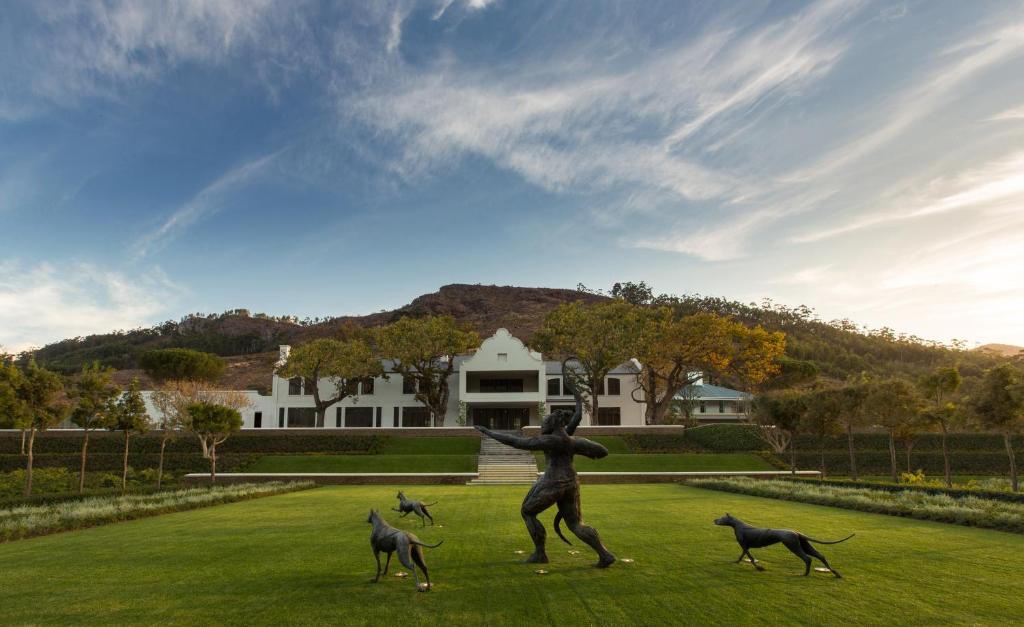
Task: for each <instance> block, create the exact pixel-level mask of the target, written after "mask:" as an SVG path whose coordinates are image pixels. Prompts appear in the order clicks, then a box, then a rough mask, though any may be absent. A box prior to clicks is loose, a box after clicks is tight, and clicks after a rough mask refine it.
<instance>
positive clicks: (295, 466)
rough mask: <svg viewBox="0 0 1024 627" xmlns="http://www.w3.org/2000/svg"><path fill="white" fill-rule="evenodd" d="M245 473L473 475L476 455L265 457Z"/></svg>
mask: <svg viewBox="0 0 1024 627" xmlns="http://www.w3.org/2000/svg"><path fill="white" fill-rule="evenodd" d="M245 472H476V455H265V456H263V457H261V458H259V459H258V460H256V462H255V463H253V464H252V465H251V466H249V467H247V468H246V469H245Z"/></svg>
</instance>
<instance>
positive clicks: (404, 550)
mask: <svg viewBox="0 0 1024 627" xmlns="http://www.w3.org/2000/svg"><path fill="white" fill-rule="evenodd" d="M412 549H413V546H412V544H410V543H409V540H408V539H407V538H404V537H403V538H401V539H399V540H398V546H396V547H395V552H396V553H398V561H400V562H402V566H405V567H406V568H408V569H409V570H411V571H412V576H413V579H415V580H416V589H417V590H418V589H419V587H420V576H419V575H418V574H417V573H416V565H415V564H413V562H412V555H411V554H412Z"/></svg>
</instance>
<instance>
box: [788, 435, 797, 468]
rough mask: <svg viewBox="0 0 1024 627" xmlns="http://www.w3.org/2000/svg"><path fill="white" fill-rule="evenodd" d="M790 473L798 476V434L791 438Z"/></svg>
mask: <svg viewBox="0 0 1024 627" xmlns="http://www.w3.org/2000/svg"><path fill="white" fill-rule="evenodd" d="M789 471H790V472H791V473H793V474H794V475H795V474H796V434H795V433H794V434H793V435H791V436H789Z"/></svg>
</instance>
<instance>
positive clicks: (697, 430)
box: [622, 424, 768, 453]
mask: <svg viewBox="0 0 1024 627" xmlns="http://www.w3.org/2000/svg"><path fill="white" fill-rule="evenodd" d="M622 439H623V440H625V441H626V444H627V445H628V446H629V449H630V452H632V453H680V452H694V453H709V452H710V453H738V452H753V451H760V450H763V449H765V448H767V447H768V445H767V444H765V443H764V442H763V441H761V439H760V438H758V437H757V431H756V429H755V428H754V427H752V426H750V425H741V424H715V425H704V426H700V427H693V428H692V429H687V430H686V431H684V432H683V433H672V434H658V433H627V434H623V436H622Z"/></svg>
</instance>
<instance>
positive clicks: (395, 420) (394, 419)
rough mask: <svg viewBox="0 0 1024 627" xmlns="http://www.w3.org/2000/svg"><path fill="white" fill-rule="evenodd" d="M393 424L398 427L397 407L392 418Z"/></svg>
mask: <svg viewBox="0 0 1024 627" xmlns="http://www.w3.org/2000/svg"><path fill="white" fill-rule="evenodd" d="M391 426H392V427H394V428H396V429H397V428H398V408H397V407H396V408H395V415H394V417H393V418H392V423H391Z"/></svg>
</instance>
